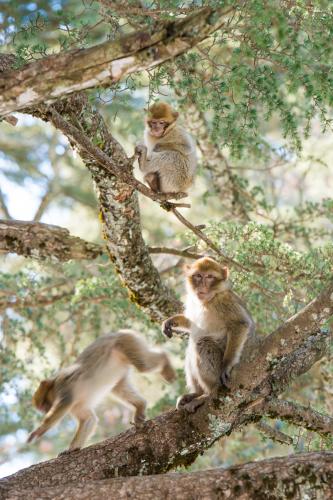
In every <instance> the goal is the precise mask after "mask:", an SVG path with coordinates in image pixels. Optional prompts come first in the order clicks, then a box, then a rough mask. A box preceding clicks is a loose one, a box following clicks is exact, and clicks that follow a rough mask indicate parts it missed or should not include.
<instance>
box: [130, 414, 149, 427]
mask: <svg viewBox="0 0 333 500" xmlns="http://www.w3.org/2000/svg"><path fill="white" fill-rule="evenodd" d="M145 421H146V415H145V414H144V413H140V414H138V415H135V417H134V422H131V424H132V425H134V426H135V427H142V426H143V424H144V423H145Z"/></svg>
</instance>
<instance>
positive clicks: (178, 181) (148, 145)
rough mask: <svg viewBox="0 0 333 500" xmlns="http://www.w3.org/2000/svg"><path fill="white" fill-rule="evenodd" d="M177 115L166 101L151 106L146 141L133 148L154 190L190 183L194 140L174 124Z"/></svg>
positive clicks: (168, 190)
mask: <svg viewBox="0 0 333 500" xmlns="http://www.w3.org/2000/svg"><path fill="white" fill-rule="evenodd" d="M178 116H179V113H178V112H177V111H174V110H173V109H172V108H171V106H169V104H167V103H166V102H158V103H155V104H153V105H152V106H150V108H149V110H148V116H147V118H146V127H145V132H144V143H145V145H139V146H137V147H136V148H135V153H136V155H137V156H138V161H139V167H140V170H141V171H142V173H143V174H144V180H145V182H146V183H147V184H148V185H149V187H150V188H151V189H152V190H153V191H156V192H162V193H179V192H186V191H187V190H188V189H189V187H190V186H191V185H192V183H193V179H194V174H195V169H196V165H197V157H196V151H195V144H194V142H193V140H192V138H191V136H190V135H189V133H188V132H186V130H185V129H183V128H182V127H180V126H179V125H178V124H177V118H178Z"/></svg>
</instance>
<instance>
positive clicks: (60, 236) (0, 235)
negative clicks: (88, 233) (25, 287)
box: [0, 219, 202, 262]
mask: <svg viewBox="0 0 333 500" xmlns="http://www.w3.org/2000/svg"><path fill="white" fill-rule="evenodd" d="M191 249H192V247H190V248H188V249H187V248H185V249H184V250H181V249H180V248H179V249H177V248H168V247H148V251H149V253H150V254H168V255H177V256H179V257H183V258H186V259H199V258H200V257H202V254H198V253H195V252H192V251H191ZM7 253H16V254H18V255H23V257H31V258H33V259H38V260H39V259H40V260H43V259H57V260H59V261H61V262H66V261H67V260H71V259H95V258H96V257H98V256H99V255H102V254H103V253H105V249H104V248H103V246H102V245H99V244H97V243H90V242H88V241H85V240H83V239H81V238H79V237H77V236H72V235H71V234H70V233H69V231H68V229H65V228H63V227H59V226H54V225H52V224H45V223H41V222H30V221H20V220H4V219H0V254H7Z"/></svg>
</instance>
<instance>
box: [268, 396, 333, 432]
mask: <svg viewBox="0 0 333 500" xmlns="http://www.w3.org/2000/svg"><path fill="white" fill-rule="evenodd" d="M265 413H266V415H268V416H269V417H278V418H280V419H282V420H286V421H287V422H289V423H291V424H294V425H298V426H300V427H305V429H308V430H309V431H314V432H317V433H318V434H321V435H322V436H329V435H333V418H332V417H329V416H328V415H322V414H321V413H319V412H318V411H315V410H313V409H312V408H310V407H309V406H308V407H307V406H302V405H299V404H296V403H293V402H291V401H285V400H283V399H277V398H272V399H270V400H269V401H268V402H267V403H266V404H265Z"/></svg>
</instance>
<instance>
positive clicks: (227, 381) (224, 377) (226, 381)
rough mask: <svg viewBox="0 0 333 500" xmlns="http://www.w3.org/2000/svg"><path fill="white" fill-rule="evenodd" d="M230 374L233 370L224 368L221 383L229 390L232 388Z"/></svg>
mask: <svg viewBox="0 0 333 500" xmlns="http://www.w3.org/2000/svg"><path fill="white" fill-rule="evenodd" d="M230 373H231V368H230V367H222V373H221V376H220V382H221V384H222V385H224V386H225V387H227V389H229V388H230V386H231V384H230Z"/></svg>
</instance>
